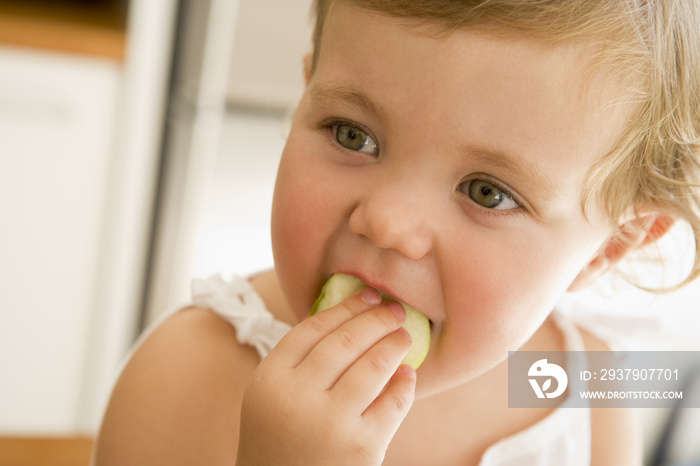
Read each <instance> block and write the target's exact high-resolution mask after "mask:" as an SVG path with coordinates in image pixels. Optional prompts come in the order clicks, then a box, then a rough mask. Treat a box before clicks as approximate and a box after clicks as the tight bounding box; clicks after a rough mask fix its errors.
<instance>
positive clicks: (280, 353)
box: [266, 288, 382, 367]
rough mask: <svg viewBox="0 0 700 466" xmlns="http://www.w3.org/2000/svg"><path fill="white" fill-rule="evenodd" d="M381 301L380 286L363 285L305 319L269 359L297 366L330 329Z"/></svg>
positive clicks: (283, 340) (285, 337)
mask: <svg viewBox="0 0 700 466" xmlns="http://www.w3.org/2000/svg"><path fill="white" fill-rule="evenodd" d="M381 302H382V297H381V295H380V294H379V292H378V291H377V290H375V289H373V288H363V289H362V290H360V291H358V292H356V293H354V294H353V295H351V296H350V297H348V298H347V299H345V300H344V301H343V302H341V303H340V304H338V305H337V306H334V307H332V308H330V309H327V310H325V311H323V312H319V313H317V314H314V315H312V316H310V317H307V318H306V319H304V320H302V321H301V322H300V323H299V324H297V325H296V326H294V328H292V329H291V330H290V331H289V332H288V333H287V334H286V335H285V336H284V338H282V340H280V342H279V343H278V344H277V345H276V346H275V348H274V349H273V350H272V351H271V352H270V354H269V355H268V356H267V358H266V359H269V360H270V362H273V361H274V362H282V363H284V364H285V365H287V366H289V367H296V366H298V365H299V364H300V363H301V362H302V361H303V360H304V358H306V356H307V355H308V354H309V353H310V352H311V350H312V349H313V348H314V347H315V346H316V345H317V344H318V343H319V342H320V341H321V340H322V339H323V338H325V337H326V336H328V334H329V333H331V332H333V331H334V330H335V329H337V328H338V327H340V326H341V325H343V324H344V323H345V322H347V321H348V320H350V319H352V318H353V317H356V316H357V315H359V314H361V313H363V312H365V311H367V310H369V309H371V308H373V307H376V306H377V305H379V304H380V303H381Z"/></svg>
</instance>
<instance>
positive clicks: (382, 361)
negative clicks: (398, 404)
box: [332, 328, 411, 412]
mask: <svg viewBox="0 0 700 466" xmlns="http://www.w3.org/2000/svg"><path fill="white" fill-rule="evenodd" d="M410 347H411V336H410V335H409V334H408V332H407V331H406V330H404V329H403V328H399V329H398V330H396V331H394V332H392V333H390V334H389V335H387V336H386V337H384V338H383V339H381V340H380V341H379V342H377V343H376V344H375V345H374V346H372V347H371V348H370V349H369V350H368V351H367V352H366V353H365V354H363V355H362V357H360V358H359V359H358V360H357V362H355V363H354V364H353V365H352V366H351V367H350V368H349V369H348V370H347V371H346V372H345V373H344V374H343V375H342V377H340V379H338V381H337V383H336V384H335V385H334V386H333V388H332V392H333V396H338V397H339V398H340V399H343V400H346V402H347V403H348V405H349V406H350V409H352V410H355V411H357V412H364V411H365V410H366V409H367V407H368V406H370V405H371V404H372V403H373V402H374V401H375V400H376V399H377V397H379V396H380V394H381V393H382V390H384V389H385V387H386V386H387V383H388V382H389V380H390V379H391V377H392V376H393V374H394V373H395V372H396V370H397V368H398V367H399V365H400V364H401V360H402V359H403V358H404V357H405V356H406V354H407V353H408V350H409V348H410Z"/></svg>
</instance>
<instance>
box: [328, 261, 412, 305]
mask: <svg viewBox="0 0 700 466" xmlns="http://www.w3.org/2000/svg"><path fill="white" fill-rule="evenodd" d="M337 273H344V274H346V275H352V276H353V277H357V278H359V279H360V280H362V281H363V282H365V284H366V285H367V286H369V287H370V288H374V289H376V290H378V291H380V292H382V293H385V294H387V295H389V296H391V297H392V298H393V299H395V300H398V301H401V302H403V303H406V304H408V305H409V306H411V307H413V308H415V309H418V308H417V307H415V306H414V305H413V304H411V303H410V302H408V301H406V300H404V299H403V298H401V297H400V296H398V295H397V293H395V292H394V291H393V290H392V289H391V288H390V287H389V286H387V285H386V284H385V283H384V282H381V281H380V280H376V279H375V278H373V277H372V276H371V275H369V274H366V273H363V272H358V271H356V270H343V271H338V272H337ZM418 310H419V311H420V309H418ZM420 312H421V313H422V312H423V311H420Z"/></svg>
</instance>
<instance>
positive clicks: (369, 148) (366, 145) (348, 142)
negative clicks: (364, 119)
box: [333, 124, 378, 155]
mask: <svg viewBox="0 0 700 466" xmlns="http://www.w3.org/2000/svg"><path fill="white" fill-rule="evenodd" d="M333 133H334V134H335V140H336V141H338V144H340V145H341V146H343V147H345V148H346V149H349V150H352V151H356V152H366V153H368V154H373V155H377V153H378V148H377V143H375V142H374V140H373V139H372V138H371V137H370V136H369V135H368V134H367V133H365V132H364V131H362V130H361V129H359V128H356V127H354V126H349V125H340V124H339V125H335V126H334V127H333Z"/></svg>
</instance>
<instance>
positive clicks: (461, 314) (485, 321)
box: [444, 234, 596, 356]
mask: <svg viewBox="0 0 700 466" xmlns="http://www.w3.org/2000/svg"><path fill="white" fill-rule="evenodd" d="M589 242H590V244H589V246H588V247H583V248H582V247H581V244H586V243H585V242H584V243H578V244H574V243H577V242H575V241H572V239H571V238H568V240H567V239H566V238H562V237H561V236H557V238H552V237H546V236H543V235H541V234H540V235H537V236H535V237H530V238H527V237H525V236H521V237H520V238H518V241H517V242H514V241H513V240H512V238H511V239H510V241H509V243H503V242H501V241H498V240H497V239H495V240H493V241H488V240H487V241H482V242H481V244H480V246H481V247H479V248H475V247H469V248H466V247H465V248H464V249H463V250H462V251H461V253H460V254H461V257H468V258H469V260H462V261H459V262H457V261H454V262H453V263H452V264H451V268H450V272H449V275H450V276H454V277H460V279H459V280H455V281H447V280H445V281H444V283H445V295H446V296H447V297H450V296H452V297H453V299H451V300H450V302H448V303H447V305H448V316H447V317H448V320H449V324H450V325H449V326H446V329H447V328H451V330H450V332H453V333H454V335H452V336H450V338H449V339H446V341H451V342H454V344H455V345H458V344H459V345H462V346H463V349H462V351H464V352H465V353H466V354H472V355H473V354H482V355H485V352H488V351H493V349H494V348H497V349H499V350H500V351H505V350H516V349H517V348H519V347H520V346H521V345H522V344H523V343H525V342H526V341H527V340H528V339H529V338H530V337H531V336H532V334H533V333H534V332H535V331H536V330H537V329H538V328H539V326H540V325H541V323H542V322H543V321H544V319H545V318H546V317H547V316H548V315H549V313H550V312H551V310H552V309H553V308H554V306H555V305H556V303H557V301H558V300H559V298H560V297H561V296H562V294H563V293H564V292H565V291H566V289H567V288H568V286H569V283H570V282H571V280H573V278H574V277H575V275H576V274H577V273H578V271H579V270H580V269H581V268H582V267H583V266H584V265H585V264H586V263H587V258H588V257H589V256H590V255H591V254H592V253H593V251H595V249H596V243H595V242H592V241H590V238H589ZM506 244H507V246H506ZM572 251H577V252H576V253H575V254H572ZM455 256H457V255H455ZM457 334H459V335H457ZM501 356H502V355H501Z"/></svg>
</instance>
